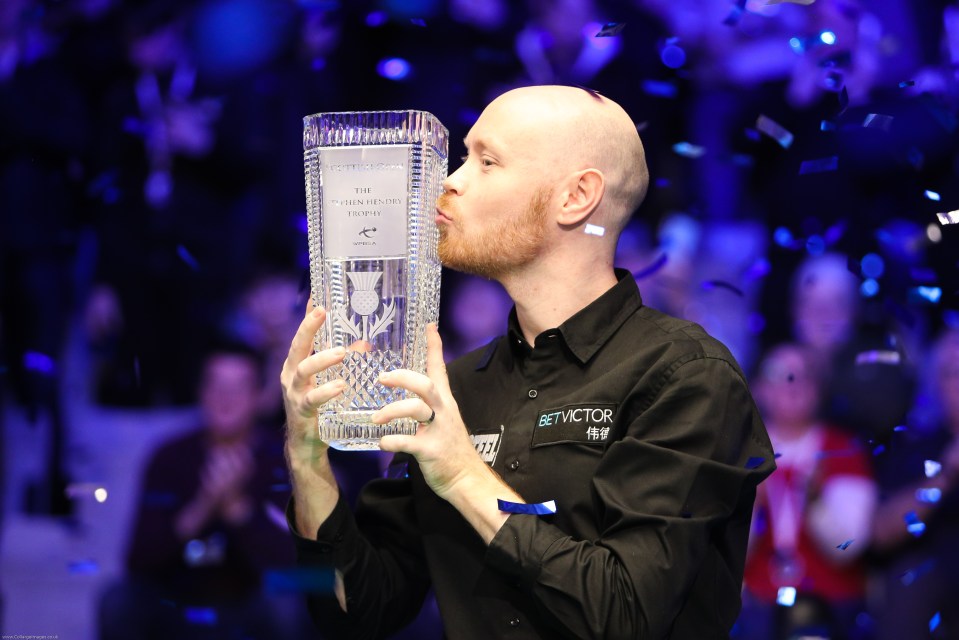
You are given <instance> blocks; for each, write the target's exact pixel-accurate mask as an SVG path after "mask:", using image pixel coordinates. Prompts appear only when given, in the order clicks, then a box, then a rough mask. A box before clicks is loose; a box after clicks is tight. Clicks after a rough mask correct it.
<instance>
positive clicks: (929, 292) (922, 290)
mask: <svg viewBox="0 0 959 640" xmlns="http://www.w3.org/2000/svg"><path fill="white" fill-rule="evenodd" d="M909 299H910V301H912V302H916V303H929V304H936V303H938V302H939V300H941V299H942V289H941V288H940V287H913V288H912V289H910V290H909Z"/></svg>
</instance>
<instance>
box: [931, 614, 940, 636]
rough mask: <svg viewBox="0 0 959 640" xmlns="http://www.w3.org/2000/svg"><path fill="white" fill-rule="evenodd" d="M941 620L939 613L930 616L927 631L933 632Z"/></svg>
mask: <svg viewBox="0 0 959 640" xmlns="http://www.w3.org/2000/svg"><path fill="white" fill-rule="evenodd" d="M941 620H942V616H941V615H940V612H939V611H936V615H934V616H932V618H931V619H930V620H929V631H935V630H936V627H938V626H939V622H940V621H941Z"/></svg>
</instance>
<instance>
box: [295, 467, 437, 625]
mask: <svg viewBox="0 0 959 640" xmlns="http://www.w3.org/2000/svg"><path fill="white" fill-rule="evenodd" d="M287 521H288V524H289V526H290V531H291V532H292V533H293V536H294V541H295V544H296V551H297V563H298V564H299V565H300V566H314V567H326V568H332V569H334V570H335V571H338V572H339V573H340V574H341V575H342V577H343V585H344V589H345V593H346V608H347V611H346V612H345V613H344V612H343V610H342V609H341V608H340V606H339V603H338V602H337V600H336V598H335V596H334V595H333V594H332V593H330V594H317V595H311V596H309V597H308V598H307V604H308V607H309V610H310V614H311V615H312V617H313V620H314V622H315V623H316V625H317V627H318V628H319V629H321V630H322V631H323V632H325V634H326V635H325V636H324V637H328V638H351V639H353V638H357V639H360V638H383V637H386V636H388V635H389V634H390V633H392V632H394V631H396V630H397V629H400V628H402V627H404V626H405V625H407V624H409V622H411V621H412V620H413V618H415V617H416V615H417V614H418V613H419V610H420V607H421V606H422V604H423V600H424V598H425V596H426V592H427V590H428V589H429V585H430V580H429V574H428V570H427V567H426V562H425V558H424V555H423V548H422V543H421V540H420V536H419V534H418V533H417V530H416V516H415V513H414V511H413V504H412V497H411V495H410V487H409V480H407V479H402V480H385V479H380V480H374V481H372V482H370V483H369V484H368V485H367V486H366V487H365V488H364V489H363V493H362V494H361V495H360V503H359V505H358V506H357V510H356V515H355V516H354V514H353V512H351V510H350V508H349V505H348V504H347V503H346V500H345V499H344V497H343V495H342V494H340V497H339V500H338V501H337V503H336V506H335V507H334V509H333V512H332V513H331V514H330V516H329V517H328V518H327V519H326V521H325V522H324V523H323V524H322V525H321V526H320V528H319V530H318V531H317V533H316V539H315V540H311V539H307V538H305V537H304V536H303V535H302V533H301V532H297V531H296V528H295V525H294V523H295V522H296V518H295V514H294V513H293V503H292V501H290V503H289V506H288V507H287Z"/></svg>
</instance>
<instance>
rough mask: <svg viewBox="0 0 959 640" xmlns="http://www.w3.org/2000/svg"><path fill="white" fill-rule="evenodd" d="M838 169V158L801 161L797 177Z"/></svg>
mask: <svg viewBox="0 0 959 640" xmlns="http://www.w3.org/2000/svg"><path fill="white" fill-rule="evenodd" d="M838 168H839V157H838V156H830V157H828V158H819V159H817V160H803V163H802V164H801V165H800V166H799V175H801V176H802V175H806V174H807V173H823V172H825V171H835V170H836V169H838Z"/></svg>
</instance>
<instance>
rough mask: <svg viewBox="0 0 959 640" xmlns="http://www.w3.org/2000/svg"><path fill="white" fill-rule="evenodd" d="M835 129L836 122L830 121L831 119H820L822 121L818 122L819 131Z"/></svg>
mask: <svg viewBox="0 0 959 640" xmlns="http://www.w3.org/2000/svg"><path fill="white" fill-rule="evenodd" d="M836 129H837V127H836V123H835V122H831V121H829V120H822V121H821V122H820V123H819V130H820V131H835V130H836Z"/></svg>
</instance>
